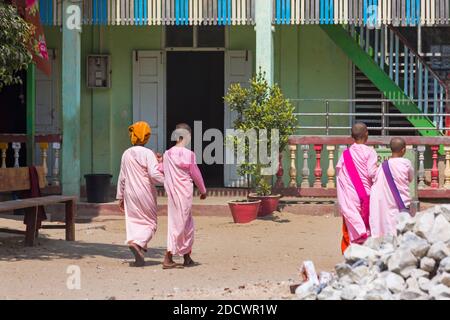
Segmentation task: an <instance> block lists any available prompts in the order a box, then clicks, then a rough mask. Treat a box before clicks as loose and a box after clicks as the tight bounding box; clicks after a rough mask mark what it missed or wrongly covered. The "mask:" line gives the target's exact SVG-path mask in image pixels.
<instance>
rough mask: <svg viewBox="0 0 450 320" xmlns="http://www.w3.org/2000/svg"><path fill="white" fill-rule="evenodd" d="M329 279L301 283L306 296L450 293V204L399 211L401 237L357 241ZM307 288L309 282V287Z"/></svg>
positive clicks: (410, 296) (302, 296) (426, 297)
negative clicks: (306, 284) (412, 215)
mask: <svg viewBox="0 0 450 320" xmlns="http://www.w3.org/2000/svg"><path fill="white" fill-rule="evenodd" d="M344 258H345V262H343V263H339V264H337V265H336V266H335V272H334V273H333V277H332V278H331V280H329V281H328V282H327V283H324V282H323V281H322V282H321V284H318V285H314V286H300V287H299V288H298V289H297V290H296V294H297V297H298V298H300V299H318V300H339V299H342V300H355V299H356V300H361V299H362V300H380V299H382V300H398V299H400V300H413V299H414V300H415V299H419V300H429V299H436V300H442V299H450V205H439V206H435V207H433V208H430V209H428V210H425V211H422V212H420V213H418V214H417V215H416V216H415V217H411V216H410V215H409V214H408V213H400V214H399V216H398V225H397V237H390V238H384V239H373V238H369V239H368V240H367V241H366V242H365V243H364V245H358V244H352V245H351V246H350V247H348V249H347V250H346V251H345V252H344ZM305 288H307V289H306V290H305Z"/></svg>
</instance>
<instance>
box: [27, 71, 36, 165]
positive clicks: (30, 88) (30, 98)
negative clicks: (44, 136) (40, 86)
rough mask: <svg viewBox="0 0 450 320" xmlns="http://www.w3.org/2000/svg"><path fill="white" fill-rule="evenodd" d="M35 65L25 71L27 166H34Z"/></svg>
mask: <svg viewBox="0 0 450 320" xmlns="http://www.w3.org/2000/svg"><path fill="white" fill-rule="evenodd" d="M35 120H36V65H35V64H34V63H30V65H29V66H28V70H27V166H32V165H33V164H34V148H35V146H34V134H35V123H36V121H35Z"/></svg>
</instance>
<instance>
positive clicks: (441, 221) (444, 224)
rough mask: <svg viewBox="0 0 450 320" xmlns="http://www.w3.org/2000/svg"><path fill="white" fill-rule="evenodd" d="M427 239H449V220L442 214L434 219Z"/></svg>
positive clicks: (434, 241)
mask: <svg viewBox="0 0 450 320" xmlns="http://www.w3.org/2000/svg"><path fill="white" fill-rule="evenodd" d="M427 239H428V241H429V242H431V243H436V242H438V241H443V242H447V241H450V222H448V221H447V219H446V218H445V217H444V216H443V215H442V214H440V215H438V216H437V217H436V219H435V220H434V224H433V229H431V231H430V233H429V234H428V235H427Z"/></svg>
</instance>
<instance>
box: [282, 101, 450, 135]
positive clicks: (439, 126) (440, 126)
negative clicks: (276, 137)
mask: <svg viewBox="0 0 450 320" xmlns="http://www.w3.org/2000/svg"><path fill="white" fill-rule="evenodd" d="M402 100H405V101H414V100H413V99H402ZM289 101H296V102H321V103H324V105H325V112H294V115H295V116H296V117H300V116H301V117H325V126H296V127H295V129H309V130H325V132H326V135H329V134H330V130H349V129H351V127H350V126H331V125H330V120H331V119H330V117H340V116H346V117H355V116H367V117H379V118H380V121H381V127H370V126H368V129H369V130H381V134H382V135H386V131H387V130H396V131H417V130H430V131H449V130H450V127H449V126H448V124H446V125H444V123H445V122H444V118H446V117H450V112H445V113H442V112H439V113H437V112H436V113H421V112H417V113H389V112H386V103H387V102H391V101H392V100H388V99H317V98H305V99H299V98H293V99H289ZM416 101H418V99H416ZM444 101H445V102H446V103H447V104H449V103H450V101H449V100H447V99H445V100H439V102H444ZM330 102H352V103H355V102H378V103H381V104H382V105H381V112H380V113H375V112H331V111H330V108H331V107H330ZM447 110H448V109H447ZM391 117H394V118H395V117H398V118H399V117H429V118H434V119H435V123H436V126H435V127H413V126H411V127H391V126H387V125H386V120H387V119H388V118H391Z"/></svg>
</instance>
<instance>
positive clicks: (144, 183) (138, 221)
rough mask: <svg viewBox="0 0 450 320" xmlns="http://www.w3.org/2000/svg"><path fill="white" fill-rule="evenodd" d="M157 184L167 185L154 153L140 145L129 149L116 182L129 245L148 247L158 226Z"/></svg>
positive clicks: (125, 153)
mask: <svg viewBox="0 0 450 320" xmlns="http://www.w3.org/2000/svg"><path fill="white" fill-rule="evenodd" d="M156 183H161V184H162V183H164V175H163V174H162V173H161V171H159V170H158V161H157V160H156V156H155V154H154V153H153V151H152V150H150V149H147V148H145V147H141V146H134V147H131V148H129V149H127V150H126V151H125V152H124V153H123V155H122V162H121V165H120V175H119V180H118V182H117V196H116V198H117V199H123V201H124V209H125V223H126V230H127V240H126V243H127V244H128V243H130V242H133V243H136V244H137V245H139V246H141V247H142V248H144V249H145V248H147V243H148V242H149V241H150V240H151V239H152V237H153V235H154V234H155V232H156V226H157V215H156V210H157V203H156V197H157V193H156V188H155V184H156Z"/></svg>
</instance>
